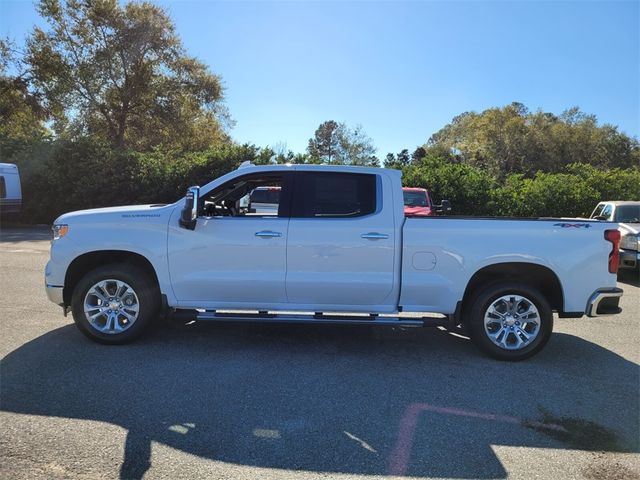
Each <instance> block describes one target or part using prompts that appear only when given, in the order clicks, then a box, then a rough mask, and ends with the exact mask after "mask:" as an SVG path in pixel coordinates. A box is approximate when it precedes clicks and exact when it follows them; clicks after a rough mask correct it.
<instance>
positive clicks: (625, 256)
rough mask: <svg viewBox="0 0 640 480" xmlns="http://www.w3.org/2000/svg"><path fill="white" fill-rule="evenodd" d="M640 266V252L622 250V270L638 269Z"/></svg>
mask: <svg viewBox="0 0 640 480" xmlns="http://www.w3.org/2000/svg"><path fill="white" fill-rule="evenodd" d="M639 265H640V252H638V251H636V250H623V249H622V248H621V249H620V264H619V266H620V268H638V266H639Z"/></svg>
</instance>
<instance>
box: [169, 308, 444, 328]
mask: <svg viewBox="0 0 640 480" xmlns="http://www.w3.org/2000/svg"><path fill="white" fill-rule="evenodd" d="M172 317H174V318H179V319H182V320H197V321H207V322H246V323H307V324H324V325H375V326H393V327H438V326H446V325H448V321H447V319H446V318H431V317H419V318H404V317H380V316H378V315H369V316H368V317H365V316H362V315H361V316H350V315H327V314H324V313H321V314H318V313H316V314H315V315H311V314H309V315H304V314H275V313H266V312H260V313H226V312H213V311H205V312H201V311H193V310H177V311H175V312H174V313H173V314H172Z"/></svg>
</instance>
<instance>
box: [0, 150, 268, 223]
mask: <svg viewBox="0 0 640 480" xmlns="http://www.w3.org/2000/svg"><path fill="white" fill-rule="evenodd" d="M39 148H40V147H39ZM34 149H35V147H33V146H32V145H31V146H30V145H22V146H17V147H15V148H13V150H12V151H11V153H10V154H5V153H6V152H5V151H4V149H3V159H4V161H5V162H10V163H16V164H17V165H18V167H19V168H20V174H21V182H22V197H23V211H22V215H21V219H20V220H21V221H22V222H24V223H51V222H53V220H55V218H56V217H58V216H59V215H60V214H62V213H65V212H70V211H73V210H80V209H87V208H98V207H106V206H116V205H130V204H143V203H171V202H175V201H176V200H177V199H179V198H180V197H181V196H182V195H184V193H185V191H186V189H187V187H189V186H191V185H204V184H205V183H207V182H209V181H211V180H213V179H214V178H216V177H219V176H221V175H223V174H225V173H227V172H229V171H231V170H233V169H234V168H237V166H238V165H239V164H240V163H241V162H243V161H245V160H253V159H254V158H255V157H256V155H258V153H259V149H258V148H257V147H254V146H251V145H244V146H233V145H231V146H221V147H219V148H213V149H210V150H206V151H203V152H195V153H181V152H168V153H163V152H159V151H156V152H151V153H138V152H132V151H117V150H113V149H112V148H111V147H109V146H108V145H106V144H104V143H100V142H96V141H93V140H90V139H82V140H78V141H62V140H61V141H56V142H50V143H49V144H48V145H46V148H44V151H45V152H44V153H43V154H41V155H40V156H39V157H38V158H37V159H35V160H34V157H33V155H31V152H33V151H34ZM37 160H39V162H38V161H37ZM36 164H37V165H36Z"/></svg>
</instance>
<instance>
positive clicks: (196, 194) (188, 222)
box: [180, 187, 200, 230]
mask: <svg viewBox="0 0 640 480" xmlns="http://www.w3.org/2000/svg"><path fill="white" fill-rule="evenodd" d="M199 198H200V187H189V188H188V189H187V195H186V197H185V202H184V208H183V209H182V212H181V213H180V226H181V227H182V228H187V229H189V230H194V229H195V228H196V222H197V218H198V200H199Z"/></svg>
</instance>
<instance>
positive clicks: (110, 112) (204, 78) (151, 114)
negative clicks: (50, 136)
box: [26, 0, 230, 150]
mask: <svg viewBox="0 0 640 480" xmlns="http://www.w3.org/2000/svg"><path fill="white" fill-rule="evenodd" d="M38 11H39V13H40V14H41V15H42V16H43V17H44V18H45V19H46V20H47V21H48V23H49V25H50V29H49V30H48V31H44V30H42V29H40V28H35V30H34V31H33V33H32V34H31V36H30V37H29V39H28V40H27V55H26V63H27V64H28V65H29V67H30V71H31V75H32V77H33V85H34V87H35V89H36V91H37V92H38V93H40V94H41V95H42V96H43V98H44V99H45V102H46V106H47V107H48V108H49V110H50V111H51V112H54V114H55V119H56V123H55V128H56V130H57V133H59V134H60V135H63V136H65V135H66V136H74V135H78V134H88V135H92V136H96V137H98V138H100V139H104V140H107V141H108V142H110V143H111V144H112V145H113V146H115V147H118V148H123V147H133V148H136V149H141V150H146V149H150V148H152V147H155V146H158V145H163V146H168V147H175V148H183V149H203V148H206V147H207V146H208V145H211V144H215V143H220V142H226V141H228V136H227V134H226V133H225V127H228V126H230V123H229V119H228V115H227V113H226V110H225V108H224V105H223V104H222V100H223V88H222V84H221V80H220V77H218V76H217V75H214V74H212V73H210V72H209V71H208V68H207V66H206V65H204V64H202V63H200V62H199V61H198V60H197V59H195V58H193V57H190V56H188V55H187V54H186V52H185V50H184V48H183V46H182V43H181V41H180V38H179V37H178V35H177V34H176V32H175V28H174V25H173V23H172V21H171V19H170V18H169V17H168V15H167V14H166V12H165V11H164V10H162V9H161V8H160V7H158V6H156V5H153V4H151V3H148V2H143V3H134V2H129V3H126V4H124V5H121V4H119V3H118V0H92V1H82V0H66V1H60V0H40V3H39V4H38Z"/></svg>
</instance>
